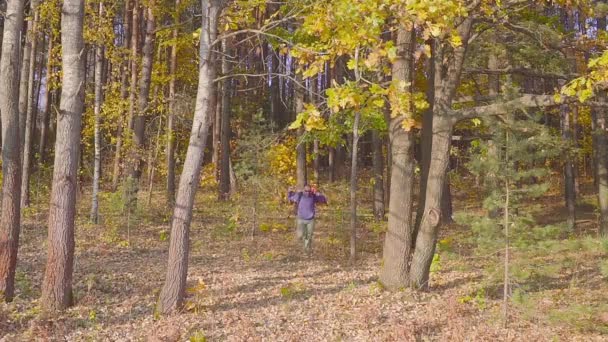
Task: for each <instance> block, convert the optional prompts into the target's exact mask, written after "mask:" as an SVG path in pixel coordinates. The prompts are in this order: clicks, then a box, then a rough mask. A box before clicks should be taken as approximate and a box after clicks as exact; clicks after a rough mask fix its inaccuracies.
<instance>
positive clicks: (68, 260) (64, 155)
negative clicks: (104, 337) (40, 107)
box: [41, 0, 85, 311]
mask: <svg viewBox="0 0 608 342" xmlns="http://www.w3.org/2000/svg"><path fill="white" fill-rule="evenodd" d="M83 20H84V0H65V1H64V2H63V8H62V17H61V46H62V51H63V54H62V56H63V57H62V67H63V77H62V88H61V105H60V108H59V115H58V117H57V138H56V141H55V161H54V167H53V183H52V190H51V200H50V210H49V227H48V231H49V233H48V258H47V262H46V269H45V273H44V281H43V284H42V299H41V304H42V307H43V308H44V309H45V310H49V311H57V310H63V309H65V308H67V307H68V306H70V305H71V304H72V302H73V297H72V272H73V267H74V216H75V214H76V182H77V179H76V178H77V170H78V156H79V149H80V128H81V122H82V113H83V108H84V78H85V70H84V62H85V55H84V54H83V51H84V38H83Z"/></svg>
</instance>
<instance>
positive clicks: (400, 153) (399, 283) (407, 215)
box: [380, 29, 415, 290]
mask: <svg viewBox="0 0 608 342" xmlns="http://www.w3.org/2000/svg"><path fill="white" fill-rule="evenodd" d="M396 45H397V52H398V54H397V56H398V58H397V59H396V60H395V61H394V62H393V71H392V75H393V81H405V82H410V81H411V80H412V69H413V58H412V53H413V49H414V45H415V34H414V32H413V31H407V30H405V29H400V30H399V31H398V32H397V37H396ZM408 90H409V88H408V89H406V91H408ZM403 119H404V117H403V116H401V117H395V118H392V119H390V122H389V131H388V133H389V142H390V153H391V164H390V169H391V171H390V175H391V181H390V183H391V187H390V188H389V191H390V201H389V205H388V230H387V232H386V235H385V238H384V249H383V251H382V269H381V270H380V282H382V284H384V286H386V287H387V288H388V289H393V290H394V289H398V288H401V287H404V286H407V283H408V271H409V268H408V264H409V260H410V257H411V254H412V247H413V243H412V239H413V227H412V210H413V209H412V206H413V193H414V186H413V185H414V166H415V161H414V153H413V146H414V135H413V132H411V131H405V130H404V129H403V126H402V122H403Z"/></svg>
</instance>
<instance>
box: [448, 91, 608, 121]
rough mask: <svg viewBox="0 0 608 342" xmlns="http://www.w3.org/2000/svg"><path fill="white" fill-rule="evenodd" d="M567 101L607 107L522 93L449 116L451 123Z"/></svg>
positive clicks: (604, 104)
mask: <svg viewBox="0 0 608 342" xmlns="http://www.w3.org/2000/svg"><path fill="white" fill-rule="evenodd" d="M569 103H576V104H579V105H581V106H590V107H599V108H608V102H598V101H587V102H583V103H580V102H578V101H577V100H576V99H575V98H569V99H566V100H565V101H562V102H557V101H556V100H555V96H554V95H534V94H523V95H522V96H520V97H518V98H515V99H512V100H509V101H505V102H498V103H493V104H489V105H486V106H477V107H473V108H463V109H458V110H452V111H451V112H450V117H451V118H452V120H453V123H456V122H458V121H461V120H465V119H472V118H479V117H488V116H496V115H501V114H506V113H508V112H510V111H513V110H517V109H523V108H540V107H550V106H557V105H562V104H569Z"/></svg>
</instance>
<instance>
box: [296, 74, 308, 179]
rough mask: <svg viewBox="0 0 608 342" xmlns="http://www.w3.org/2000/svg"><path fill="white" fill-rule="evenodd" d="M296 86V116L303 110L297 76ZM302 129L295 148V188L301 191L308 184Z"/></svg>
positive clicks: (301, 128) (301, 92)
mask: <svg viewBox="0 0 608 342" xmlns="http://www.w3.org/2000/svg"><path fill="white" fill-rule="evenodd" d="M297 79H298V84H295V85H294V87H295V112H296V115H297V114H298V113H301V112H302V111H303V110H304V89H302V87H301V86H300V85H299V83H301V80H302V79H301V77H300V76H298V77H297ZM303 135H304V128H303V127H300V129H299V130H298V137H297V139H298V142H297V143H298V145H297V147H296V187H297V188H299V189H302V188H303V187H304V185H306V184H308V177H307V176H308V175H307V172H306V143H305V142H304V141H302V136H303Z"/></svg>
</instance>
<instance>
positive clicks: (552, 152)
mask: <svg viewBox="0 0 608 342" xmlns="http://www.w3.org/2000/svg"><path fill="white" fill-rule="evenodd" d="M514 116H515V114H509V116H508V118H507V120H506V121H492V122H491V123H490V124H488V127H492V132H493V137H492V140H489V141H478V142H477V143H476V144H474V147H473V148H472V149H471V151H470V161H469V163H468V168H469V170H470V172H471V173H473V174H474V175H475V176H477V177H480V178H481V179H482V180H483V184H484V187H485V191H486V198H485V199H484V201H483V207H484V209H486V211H487V215H485V216H475V215H468V217H466V218H465V217H462V216H460V217H458V218H457V220H459V221H461V222H462V223H470V225H471V228H472V231H473V233H474V234H473V239H474V242H475V245H476V251H477V253H479V254H480V255H497V254H500V251H501V250H503V249H504V246H505V244H506V241H507V240H506V238H507V237H506V236H505V227H504V220H505V217H504V215H505V213H506V211H507V210H508V213H509V216H508V222H509V227H508V228H509V229H508V230H509V236H508V240H509V245H510V249H511V251H512V252H511V253H512V255H518V253H524V252H527V251H529V250H534V249H537V248H539V245H542V243H543V242H544V241H546V240H548V239H557V238H559V237H562V236H564V233H565V226H564V225H553V226H544V227H539V226H538V225H537V224H536V222H535V220H534V218H533V216H532V213H531V212H530V210H528V208H527V206H528V203H529V201H531V200H534V199H536V198H539V197H540V196H541V195H543V194H544V193H545V192H546V191H547V189H548V184H547V183H546V180H547V176H548V168H547V167H546V166H545V160H546V159H547V158H552V157H555V156H557V155H558V154H559V153H560V151H561V150H562V149H561V146H560V144H561V138H560V137H558V136H552V135H551V134H550V132H549V131H548V130H547V129H546V127H544V126H542V125H539V124H537V123H535V122H534V120H532V118H530V117H527V118H524V117H522V118H520V119H515V118H514ZM507 189H508V191H509V201H508V203H505V201H506V191H507ZM507 205H508V207H506V206H507ZM465 216H467V215H465ZM463 219H464V220H463ZM501 267H502V258H496V259H492V262H489V263H487V264H486V268H485V272H484V273H485V279H484V280H485V281H486V282H487V283H488V285H489V286H490V287H495V286H498V284H499V283H500V282H502V280H503V279H502V272H501V271H500V269H501ZM560 269H561V266H560V265H534V264H530V263H529V260H528V259H520V258H516V257H513V259H512V260H511V262H510V266H509V272H510V278H511V282H512V283H515V284H521V283H525V282H526V281H529V280H531V279H533V278H538V277H545V276H554V275H556V274H557V272H559V270H560Z"/></svg>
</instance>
